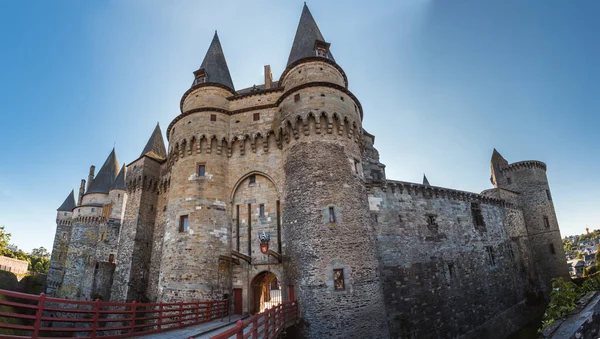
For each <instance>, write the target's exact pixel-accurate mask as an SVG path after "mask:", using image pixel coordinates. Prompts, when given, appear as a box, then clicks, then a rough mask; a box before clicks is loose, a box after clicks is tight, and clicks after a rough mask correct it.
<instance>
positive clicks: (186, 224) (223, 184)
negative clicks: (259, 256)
mask: <svg viewBox="0 0 600 339" xmlns="http://www.w3.org/2000/svg"><path fill="white" fill-rule="evenodd" d="M194 75H195V80H194V82H193V84H192V88H190V89H189V90H188V91H187V92H186V93H185V94H184V95H183V98H182V99H181V110H182V114H180V115H179V116H178V117H177V118H175V120H174V121H173V122H171V124H170V125H169V127H168V129H167V135H168V138H169V141H170V151H169V153H170V155H169V166H171V169H170V174H171V176H170V189H169V192H168V197H167V206H166V211H165V213H166V226H165V236H164V245H163V256H162V257H163V259H162V265H161V278H160V279H161V284H160V286H161V287H160V289H161V290H160V291H159V293H160V294H161V300H163V301H177V300H195V299H198V298H199V299H203V298H204V299H212V298H221V297H222V295H221V293H222V291H223V290H227V289H226V288H225V289H224V288H223V287H224V286H227V285H225V281H224V280H225V279H224V278H223V277H222V276H221V277H219V272H218V263H217V261H216V259H215V258H218V257H219V255H227V253H228V248H229V243H228V242H229V233H228V232H229V228H228V227H229V223H230V221H229V216H228V214H227V211H226V206H227V204H226V202H227V199H228V192H227V187H228V186H227V179H226V178H227V143H226V142H225V141H224V139H225V137H226V135H227V130H228V125H229V115H228V114H227V109H228V101H227V99H226V98H227V97H228V96H231V95H233V94H234V90H233V83H232V81H231V76H230V74H229V70H228V69H227V63H226V62H225V57H224V55H223V50H222V48H221V44H220V42H219V38H218V36H217V34H216V32H215V36H214V38H213V41H212V43H211V45H210V47H209V49H208V52H207V54H206V57H205V58H204V61H203V62H202V65H201V66H200V69H199V70H197V71H196V72H194ZM219 285H221V286H219Z"/></svg>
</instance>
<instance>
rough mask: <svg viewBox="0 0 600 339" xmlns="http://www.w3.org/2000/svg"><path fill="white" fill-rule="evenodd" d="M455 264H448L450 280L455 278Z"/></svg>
mask: <svg viewBox="0 0 600 339" xmlns="http://www.w3.org/2000/svg"><path fill="white" fill-rule="evenodd" d="M454 275H455V273H454V264H448V278H449V279H448V280H451V279H453V278H454Z"/></svg>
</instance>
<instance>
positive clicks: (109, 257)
mask: <svg viewBox="0 0 600 339" xmlns="http://www.w3.org/2000/svg"><path fill="white" fill-rule="evenodd" d="M108 262H109V263H111V264H112V263H114V262H115V255H114V254H109V255H108Z"/></svg>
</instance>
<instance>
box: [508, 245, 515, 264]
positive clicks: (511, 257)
mask: <svg viewBox="0 0 600 339" xmlns="http://www.w3.org/2000/svg"><path fill="white" fill-rule="evenodd" d="M507 247H508V256H509V257H510V260H512V261H515V252H513V249H512V245H510V244H509V245H507Z"/></svg>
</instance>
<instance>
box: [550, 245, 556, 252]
mask: <svg viewBox="0 0 600 339" xmlns="http://www.w3.org/2000/svg"><path fill="white" fill-rule="evenodd" d="M549 245H550V253H551V254H556V250H555V249H554V244H549Z"/></svg>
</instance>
